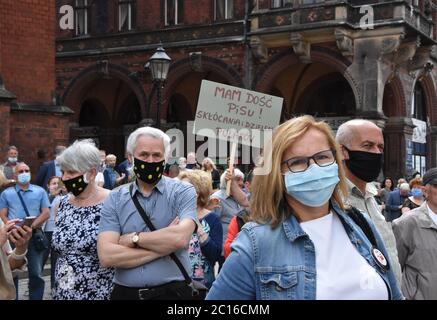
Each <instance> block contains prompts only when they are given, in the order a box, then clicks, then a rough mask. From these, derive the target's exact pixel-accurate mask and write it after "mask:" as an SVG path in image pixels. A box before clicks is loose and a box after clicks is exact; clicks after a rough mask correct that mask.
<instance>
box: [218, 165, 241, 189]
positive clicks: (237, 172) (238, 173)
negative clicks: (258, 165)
mask: <svg viewBox="0 0 437 320" xmlns="http://www.w3.org/2000/svg"><path fill="white" fill-rule="evenodd" d="M226 171H227V170H226ZM226 171H225V172H223V173H222V175H221V176H220V189H223V190H224V189H226V182H227V181H226ZM234 176H236V177H239V178H241V179H243V180H244V173H243V172H241V170H240V169H238V168H234Z"/></svg>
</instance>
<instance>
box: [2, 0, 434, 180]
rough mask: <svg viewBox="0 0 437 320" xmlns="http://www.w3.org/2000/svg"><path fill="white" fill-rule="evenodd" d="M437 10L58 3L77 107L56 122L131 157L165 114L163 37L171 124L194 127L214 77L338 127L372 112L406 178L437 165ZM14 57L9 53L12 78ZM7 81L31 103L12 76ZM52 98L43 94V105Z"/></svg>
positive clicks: (388, 0)
mask: <svg viewBox="0 0 437 320" xmlns="http://www.w3.org/2000/svg"><path fill="white" fill-rule="evenodd" d="M25 2H26V1H23V3H25ZM0 3H7V1H2V0H0ZM32 3H33V2H32ZM363 5H370V9H371V10H372V14H371V17H372V18H373V19H374V20H373V21H369V20H368V18H369V15H367V14H368V13H369V11H368V10H370V9H369V7H368V6H367V7H363ZM65 6H71V8H73V19H72V20H73V22H74V23H72V24H70V26H71V27H72V29H71V30H61V28H60V25H59V21H61V20H62V19H64V20H63V22H64V23H65V24H66V25H69V23H68V22H71V21H66V20H65V17H66V12H67V11H68V9H69V7H65ZM49 7H50V5H47V4H43V3H42V2H41V3H40V6H39V7H38V8H39V10H44V8H46V9H48V8H49ZM436 7H437V6H436V5H435V4H434V2H433V1H430V0H423V1H421V0H420V1H417V0H405V1H401V0H349V1H336V0H253V1H249V0H196V1H194V0H157V1H146V0H110V1H107V0H57V1H56V21H57V22H56V45H55V48H54V49H55V52H56V66H55V67H56V94H53V96H55V97H59V102H60V103H61V104H62V105H65V106H68V107H69V108H70V109H71V110H73V112H74V114H73V115H72V116H71V122H70V123H69V126H68V125H67V122H62V121H54V122H55V124H56V125H57V127H56V128H59V127H60V126H62V127H63V129H61V131H62V130H63V131H62V135H63V138H66V137H67V136H68V137H69V139H70V141H71V140H73V139H75V138H85V137H90V138H93V139H95V140H96V141H98V143H99V144H100V146H101V147H102V148H104V149H106V150H107V151H110V152H114V153H116V154H117V155H118V156H119V158H122V157H123V153H124V152H123V151H124V146H125V141H126V137H127V136H128V134H129V133H130V132H131V131H132V130H133V128H135V127H136V126H138V125H139V124H140V123H153V120H152V119H155V118H156V112H157V108H156V87H155V86H154V85H153V84H152V81H151V78H150V73H149V72H148V71H146V70H144V64H145V63H146V62H147V60H148V59H149V58H150V57H151V55H152V54H153V53H154V52H155V50H156V48H157V46H158V44H159V43H160V42H162V44H163V46H164V48H165V49H166V51H167V54H168V55H169V56H170V57H171V58H172V65H171V68H170V71H169V75H168V80H167V82H166V85H165V87H164V92H163V99H162V100H163V101H162V106H161V109H160V119H161V123H162V128H163V129H166V128H170V127H176V128H180V129H182V130H186V123H187V121H189V120H193V119H194V114H195V110H196V104H197V97H198V93H199V88H200V83H201V80H202V79H209V80H213V81H217V82H222V83H226V84H230V85H235V86H239V87H244V88H247V89H252V90H257V91H262V92H266V93H269V94H273V95H277V96H282V97H283V98H284V105H283V112H282V116H281V119H282V120H286V119H288V118H290V117H292V116H293V115H297V114H302V113H307V114H312V115H314V116H317V117H319V118H323V119H326V120H327V121H328V122H330V123H331V124H332V125H333V127H334V129H335V127H336V126H338V125H339V123H341V122H343V121H346V120H347V119H350V118H357V117H363V118H368V119H372V120H374V121H376V122H377V123H378V125H380V126H381V127H382V128H383V129H384V136H385V141H386V146H387V149H386V153H385V154H386V155H385V168H384V170H385V173H386V174H387V175H390V176H393V177H398V176H400V175H407V174H410V173H411V172H412V171H414V170H420V169H422V167H425V163H426V167H430V166H436V165H437V159H436V157H437V156H436V155H437V100H436V98H437V97H436V91H435V88H436V83H435V81H436V79H437V78H436V77H437V73H436V71H435V70H434V68H433V65H434V62H435V59H436V55H435V51H434V50H433V48H434V45H435V41H434V39H435V35H436V25H435V24H434V23H433V21H437V16H436V10H435V9H436ZM66 10H67V11H66ZM49 11H50V10H49ZM49 11H48V12H49ZM32 17H33V15H32ZM44 19H46V20H44ZM366 19H367V20H366ZM41 20H43V21H44V23H43V22H41ZM0 21H3V19H2V20H0ZM39 21H40V23H41V28H40V31H41V30H48V29H50V26H48V25H49V22H50V18H47V17H46V18H41V19H39ZM363 22H364V26H363ZM0 23H1V22H0ZM34 29H36V28H34ZM3 30H4V28H3ZM34 32H38V31H36V30H34ZM2 37H4V35H0V43H3V41H4V40H2ZM40 39H44V37H43V36H40ZM41 41H42V40H41ZM2 47H3V46H2ZM38 48H39V49H38V50H40V47H38ZM4 51H5V50H4V49H0V54H1V52H4ZM8 52H10V50H8ZM49 56H50V54H48V55H47V57H49ZM2 60H3V61H2ZM4 64H5V58H2V56H1V55H0V74H2V76H3V78H4V79H7V78H6V76H5V75H4V74H3V73H5V71H3V70H2V69H4ZM50 68H51V67H50V66H49V67H48V69H47V70H50ZM10 77H11V76H10V75H9V76H8V78H10ZM9 81H12V80H9ZM23 81H24V80H23ZM5 82H6V80H5ZM40 82H41V81H38V83H40ZM50 83H53V82H51V81H48V82H46V84H47V87H50V86H51V85H50ZM6 88H7V89H8V90H9V91H10V92H13V93H14V94H16V95H17V96H18V101H20V90H19V89H15V88H14V87H13V84H12V82H11V85H9V84H8V83H7V82H6ZM14 89H15V90H14ZM52 89H53V88H47V90H48V91H47V90H46V91H44V90H43V91H44V92H45V93H46V94H47V93H48V92H51V91H50V90H52ZM0 90H1V89H0ZM0 92H1V91H0ZM5 96H6V94H5ZM31 96H32V97H33V96H34V95H31ZM24 97H26V95H24ZM50 97H51V96H47V97H46V98H49V100H44V101H39V102H43V105H45V106H46V109H44V110H48V109H49V108H51V107H52V106H50V107H49V106H47V105H51V104H53V102H52V101H50ZM7 99H10V98H7V97H5V98H3V100H7ZM24 102H27V101H25V99H24V100H23V103H24ZM23 103H22V104H23ZM6 105H7V104H6ZM12 106H14V104H12ZM4 110H7V107H2V109H1V110H0V115H1V114H4V113H5V111H4ZM39 110H42V109H39ZM16 112H17V111H14V107H12V109H11V111H10V112H9V113H8V112H6V114H8V115H9V117H10V122H11V124H12V123H17V125H18V127H17V126H15V125H11V129H10V130H9V132H10V133H12V132H13V131H14V130H15V129H14V128H17V129H18V128H20V127H19V125H20V124H22V123H21V122H20V123H19V122H18V121H16V120H18V119H19V117H18V116H15V114H16ZM27 112H30V111H23V116H24V115H25V114H27ZM32 115H33V113H32ZM2 117H5V119H6V118H7V117H6V116H4V115H3V116H2ZM45 117H47V118H51V119H53V117H55V118H56V117H61V119H66V118H65V117H64V116H55V115H53V113H44V114H42V113H41V119H45ZM415 119H418V120H415ZM61 124H62V125H61ZM415 126H419V127H421V128H422V129H423V130H425V131H422V135H421V134H419V133H420V132H419V131H417V129H416V131H414V128H415ZM53 130H54V129H53ZM423 133H424V134H423ZM15 135H16V134H15V133H14V134H13V136H15ZM50 135H51V134H50ZM16 139H18V136H17V137H16ZM10 140H11V141H20V140H13V137H10ZM187 149H189V148H187ZM187 151H191V150H187Z"/></svg>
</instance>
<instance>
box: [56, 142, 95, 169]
mask: <svg viewBox="0 0 437 320" xmlns="http://www.w3.org/2000/svg"><path fill="white" fill-rule="evenodd" d="M56 161H57V162H58V163H59V166H60V167H61V169H62V170H64V171H66V170H70V171H77V172H80V173H85V172H88V171H89V170H91V169H92V168H98V167H99V166H100V153H99V149H97V147H96V145H95V143H94V141H93V140H91V139H85V140H76V141H74V143H73V144H72V145H71V146H69V147H68V148H67V149H65V150H64V151H63V152H62V153H61V155H59V156H57V157H56Z"/></svg>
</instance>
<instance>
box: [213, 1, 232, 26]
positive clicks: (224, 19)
mask: <svg viewBox="0 0 437 320" xmlns="http://www.w3.org/2000/svg"><path fill="white" fill-rule="evenodd" d="M217 1H224V2H225V15H224V17H220V18H218V17H217ZM229 3H230V4H229ZM229 6H232V16H230V17H229V16H228V8H229ZM213 9H214V16H213V18H214V21H226V20H232V19H234V16H235V13H234V1H233V0H214V8H213Z"/></svg>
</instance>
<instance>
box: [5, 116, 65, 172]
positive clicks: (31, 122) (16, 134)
mask: <svg viewBox="0 0 437 320" xmlns="http://www.w3.org/2000/svg"><path fill="white" fill-rule="evenodd" d="M0 112H1V110H0ZM68 133H69V125H68V118H67V117H65V116H58V115H49V114H45V113H40V114H37V113H34V112H11V132H10V143H11V144H13V145H15V146H17V148H18V150H19V152H20V159H21V160H22V161H24V162H26V163H27V164H28V165H29V166H30V168H31V171H32V175H33V178H35V177H36V174H37V172H38V168H39V163H38V160H37V156H36V152H37V151H38V150H40V149H41V150H44V151H45V152H46V155H47V157H48V158H49V159H53V149H54V148H55V146H57V145H59V144H61V145H68Z"/></svg>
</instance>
